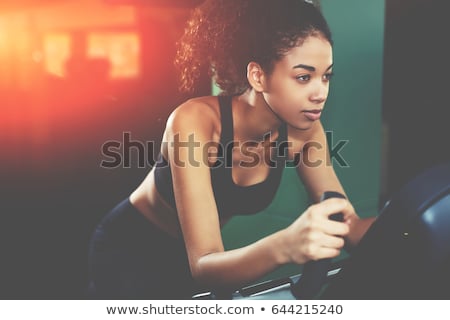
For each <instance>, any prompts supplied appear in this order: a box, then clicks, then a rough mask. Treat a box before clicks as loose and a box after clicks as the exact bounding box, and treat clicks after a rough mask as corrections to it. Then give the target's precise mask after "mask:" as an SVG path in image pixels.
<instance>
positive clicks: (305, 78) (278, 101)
mask: <svg viewBox="0 0 450 320" xmlns="http://www.w3.org/2000/svg"><path fill="white" fill-rule="evenodd" d="M332 66H333V57H332V47H331V44H330V43H329V42H328V40H326V39H325V38H322V37H318V36H310V37H308V38H306V40H305V41H304V42H303V43H302V44H301V45H300V46H298V47H294V48H292V49H291V50H289V51H288V52H287V54H286V55H285V56H284V57H283V58H282V59H281V60H280V61H278V62H276V63H275V66H274V69H273V72H272V73H271V74H270V76H269V77H268V78H267V85H266V88H265V89H266V90H264V92H263V96H264V98H265V101H266V103H268V104H269V106H270V107H271V108H272V110H273V111H274V112H275V113H277V114H278V116H279V117H280V118H281V119H283V120H284V121H285V122H286V123H287V124H289V125H290V126H292V127H294V128H297V129H301V130H307V129H309V128H311V127H312V125H313V124H314V122H316V121H317V120H319V118H320V115H321V112H322V109H323V107H324V105H325V101H326V99H327V96H328V90H329V85H330V78H331V75H332Z"/></svg>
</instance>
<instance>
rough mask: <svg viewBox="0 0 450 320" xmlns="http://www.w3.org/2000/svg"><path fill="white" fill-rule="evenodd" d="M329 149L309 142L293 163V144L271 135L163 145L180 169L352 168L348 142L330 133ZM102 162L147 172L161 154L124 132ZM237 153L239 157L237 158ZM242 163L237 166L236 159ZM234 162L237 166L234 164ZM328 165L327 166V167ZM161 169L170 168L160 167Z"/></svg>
mask: <svg viewBox="0 0 450 320" xmlns="http://www.w3.org/2000/svg"><path fill="white" fill-rule="evenodd" d="M326 137H327V144H328V145H327V146H324V145H322V144H321V143H319V142H317V141H308V142H306V143H305V145H304V146H303V149H302V151H301V152H294V153H293V156H292V155H291V157H290V159H289V157H288V155H289V148H291V147H292V142H290V141H281V142H278V141H271V135H270V134H267V135H265V136H264V138H263V141H253V140H249V141H244V142H240V141H232V142H229V143H227V144H226V145H222V144H220V143H217V142H215V141H207V142H203V143H201V142H200V141H198V140H196V139H195V134H191V135H189V136H188V138H187V140H181V139H180V135H179V134H176V135H175V136H174V139H173V141H171V142H170V143H167V142H163V148H164V149H167V150H170V151H171V155H172V157H173V159H172V161H171V163H172V165H175V166H178V167H188V166H191V167H199V166H201V165H202V164H203V165H207V166H214V167H220V166H225V167H228V168H230V167H232V166H233V165H237V166H240V167H244V168H253V167H257V166H259V165H261V164H262V163H264V164H266V165H267V166H269V167H271V168H274V167H277V166H279V165H281V166H298V165H305V166H308V167H319V166H321V165H326V166H331V165H332V163H333V161H336V163H337V164H338V165H339V166H341V167H349V164H348V162H347V161H346V160H345V158H344V156H343V155H342V150H343V149H344V147H345V146H346V145H347V143H348V142H349V141H348V140H339V141H337V142H336V143H334V141H333V132H331V131H327V132H326ZM324 148H326V150H325V151H326V152H327V153H328V157H327V158H326V159H327V160H326V161H325V160H323V159H318V158H317V156H316V153H315V151H320V150H322V149H324ZM101 152H102V156H103V159H102V160H101V162H100V167H102V168H107V169H115V168H132V167H137V168H147V167H151V166H153V165H154V164H155V163H156V161H158V159H157V157H156V156H157V155H158V153H159V151H158V152H155V142H154V141H145V142H143V141H139V140H132V139H131V133H130V132H124V133H123V135H122V141H117V140H109V141H106V142H105V143H104V144H103V145H102V147H101ZM236 153H238V154H237V155H236ZM236 156H237V159H239V161H238V162H236V161H235V160H234V158H236ZM233 161H234V163H233ZM324 161H325V163H324ZM159 165H168V164H167V163H165V162H164V163H162V162H161V163H160V164H159Z"/></svg>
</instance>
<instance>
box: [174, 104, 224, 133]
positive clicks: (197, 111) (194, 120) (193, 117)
mask: <svg viewBox="0 0 450 320" xmlns="http://www.w3.org/2000/svg"><path fill="white" fill-rule="evenodd" d="M167 129H169V130H170V129H171V130H175V131H179V130H183V131H184V130H192V131H193V132H197V131H199V130H202V129H204V130H212V131H216V130H217V129H220V111H219V106H218V99H217V97H215V96H203V97H196V98H192V99H189V100H187V101H185V102H183V103H182V104H180V105H179V106H178V107H177V108H175V110H173V111H172V113H171V114H170V115H169V118H168V121H167V124H166V130H167Z"/></svg>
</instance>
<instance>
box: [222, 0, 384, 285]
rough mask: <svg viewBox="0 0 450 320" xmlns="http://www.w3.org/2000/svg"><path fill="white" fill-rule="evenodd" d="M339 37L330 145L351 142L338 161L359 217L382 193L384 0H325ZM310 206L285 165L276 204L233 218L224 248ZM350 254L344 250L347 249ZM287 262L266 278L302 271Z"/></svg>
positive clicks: (371, 211) (328, 114)
mask: <svg viewBox="0 0 450 320" xmlns="http://www.w3.org/2000/svg"><path fill="white" fill-rule="evenodd" d="M320 3H321V8H322V11H323V13H324V15H325V17H326V18H327V20H328V22H329V25H330V28H331V31H332V34H333V39H334V68H333V71H334V73H335V77H334V78H333V80H332V83H331V90H330V96H329V98H328V101H327V104H326V111H325V112H324V115H323V125H324V127H325V130H326V131H329V135H330V136H332V141H331V140H329V141H328V142H329V144H330V146H331V147H333V146H336V145H337V144H338V143H339V142H340V141H346V144H345V146H344V147H343V148H342V149H340V152H339V154H340V155H341V156H342V158H343V159H344V160H345V162H346V164H347V165H345V166H342V165H341V164H340V163H338V162H337V161H333V166H334V168H335V170H336V172H337V175H338V176H339V178H340V180H341V182H342V184H343V186H344V188H345V190H346V192H347V195H348V196H349V199H350V200H351V201H352V203H353V205H354V207H355V208H356V210H357V212H358V214H359V215H360V216H363V217H364V216H371V215H376V214H377V213H378V203H379V193H380V154H381V150H380V149H381V146H380V144H381V103H382V70H383V40H384V6H385V3H384V0H370V1H360V0H338V1H337V0H322V1H321V2H320ZM307 205H308V196H307V194H306V193H305V189H304V187H303V185H302V183H301V181H300V180H299V178H298V176H297V173H296V169H295V168H286V169H285V170H284V173H283V178H282V182H281V185H280V188H279V190H278V193H277V194H276V196H275V199H274V201H273V203H272V204H271V205H270V206H269V207H268V208H266V209H265V210H264V211H262V212H260V213H259V214H256V215H254V216H242V217H235V218H233V219H232V220H231V221H230V222H229V223H228V224H227V225H226V226H225V227H224V229H223V238H224V243H225V247H226V248H228V249H231V248H236V247H240V246H243V245H246V244H249V243H252V242H254V241H255V240H257V239H259V238H261V237H263V236H265V235H268V234H270V233H272V232H274V231H276V230H279V229H281V228H284V227H286V226H288V225H289V224H290V223H291V222H292V221H293V220H294V219H295V218H296V217H298V215H299V214H301V213H302V212H303V210H304V209H305V208H306V207H307ZM343 255H345V253H344V254H343ZM300 270H301V268H300V267H299V266H294V265H290V266H285V267H282V268H280V269H278V270H276V271H274V272H273V273H271V274H269V275H268V276H266V277H264V278H263V279H261V280H266V279H273V278H277V277H281V276H286V275H292V274H296V273H298V272H300Z"/></svg>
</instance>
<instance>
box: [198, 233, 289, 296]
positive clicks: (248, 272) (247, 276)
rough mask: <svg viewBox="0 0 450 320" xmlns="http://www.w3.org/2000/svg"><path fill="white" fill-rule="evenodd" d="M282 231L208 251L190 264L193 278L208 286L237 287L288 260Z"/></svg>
mask: <svg viewBox="0 0 450 320" xmlns="http://www.w3.org/2000/svg"><path fill="white" fill-rule="evenodd" d="M283 233H284V231H283V230H281V231H279V232H276V233H274V234H271V235H269V236H267V237H265V238H263V239H261V240H259V241H257V242H255V243H252V244H250V245H248V246H245V247H242V248H239V249H234V250H229V251H225V252H216V253H210V254H208V255H205V256H203V257H201V258H199V259H198V261H197V262H196V264H195V265H194V266H193V268H192V272H193V276H194V278H195V279H196V280H197V281H199V282H201V283H202V284H205V285H207V286H210V287H213V288H214V287H220V288H228V289H236V288H239V287H241V286H244V285H246V284H248V283H250V282H252V281H255V280H257V279H258V278H260V277H262V276H264V275H265V274H267V273H268V272H270V271H272V270H274V269H275V268H277V267H279V266H281V265H283V264H285V263H287V262H289V258H288V255H287V254H286V252H283V249H280V248H283V247H284V244H283V242H284V234H283Z"/></svg>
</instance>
